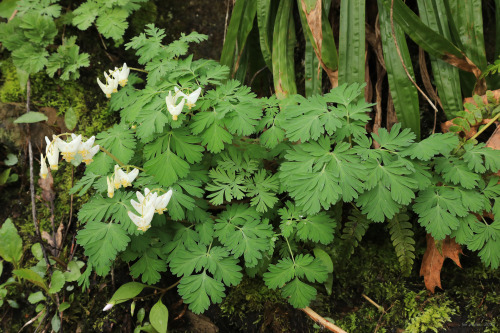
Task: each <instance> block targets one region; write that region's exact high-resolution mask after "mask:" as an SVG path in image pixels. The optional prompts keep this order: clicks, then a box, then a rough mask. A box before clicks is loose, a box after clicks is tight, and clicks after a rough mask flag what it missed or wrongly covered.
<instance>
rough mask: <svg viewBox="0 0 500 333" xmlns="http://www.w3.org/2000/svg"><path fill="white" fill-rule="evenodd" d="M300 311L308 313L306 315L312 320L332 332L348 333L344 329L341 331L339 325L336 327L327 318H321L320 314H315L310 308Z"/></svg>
mask: <svg viewBox="0 0 500 333" xmlns="http://www.w3.org/2000/svg"><path fill="white" fill-rule="evenodd" d="M300 310H301V311H304V312H305V313H306V315H308V316H309V317H310V318H311V319H312V320H314V321H315V322H316V323H318V324H319V325H321V326H322V327H324V328H326V329H328V330H329V331H330V332H335V333H347V332H346V331H344V330H343V329H341V328H340V327H338V326H337V325H335V324H333V323H331V322H329V321H328V320H326V319H325V318H323V317H321V316H320V315H319V314H317V313H316V312H314V310H313V309H311V308H310V307H305V308H303V309H300Z"/></svg>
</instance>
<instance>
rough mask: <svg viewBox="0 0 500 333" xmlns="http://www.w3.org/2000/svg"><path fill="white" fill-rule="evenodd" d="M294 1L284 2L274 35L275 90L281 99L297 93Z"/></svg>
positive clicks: (279, 10) (286, 0)
mask: <svg viewBox="0 0 500 333" xmlns="http://www.w3.org/2000/svg"><path fill="white" fill-rule="evenodd" d="M292 10H293V1H292V0H282V1H281V2H280V5H279V7H278V13H277V15H276V22H275V24H274V33H273V55H272V59H273V79H274V90H275V93H276V96H277V97H278V98H279V99H283V98H285V97H286V96H288V95H293V94H296V93H297V87H296V85H295V65H294V57H293V51H294V47H295V24H294V21H293V15H292Z"/></svg>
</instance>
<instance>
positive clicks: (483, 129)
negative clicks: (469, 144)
mask: <svg viewBox="0 0 500 333" xmlns="http://www.w3.org/2000/svg"><path fill="white" fill-rule="evenodd" d="M499 117H500V112H499V113H498V114H497V115H496V116H495V117H493V118H491V120H490V121H489V122H488V123H487V124H486V125H484V126H483V128H481V129H480V130H479V131H477V133H476V134H474V136H473V137H472V138H470V140H474V139H475V138H477V137H478V136H479V135H481V133H483V132H484V131H485V130H486V129H487V128H488V127H489V126H490V125H491V124H493V123H494V122H495V121H497V119H498V118H499Z"/></svg>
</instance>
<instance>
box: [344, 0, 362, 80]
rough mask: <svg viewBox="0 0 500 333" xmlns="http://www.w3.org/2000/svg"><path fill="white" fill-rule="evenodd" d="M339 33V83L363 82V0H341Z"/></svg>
mask: <svg viewBox="0 0 500 333" xmlns="http://www.w3.org/2000/svg"><path fill="white" fill-rule="evenodd" d="M339 35H340V36H339V84H343V83H347V84H351V83H355V82H357V83H359V84H362V83H363V82H365V43H366V41H365V0H349V1H345V0H344V1H342V3H341V5H340V32H339Z"/></svg>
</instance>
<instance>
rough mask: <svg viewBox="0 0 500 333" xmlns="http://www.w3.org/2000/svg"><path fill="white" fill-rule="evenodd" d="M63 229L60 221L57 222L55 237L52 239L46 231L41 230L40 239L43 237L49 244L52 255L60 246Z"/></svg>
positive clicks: (55, 253)
mask: <svg viewBox="0 0 500 333" xmlns="http://www.w3.org/2000/svg"><path fill="white" fill-rule="evenodd" d="M63 231H64V225H63V224H62V223H61V224H59V227H58V228H57V232H56V234H55V238H56V239H53V238H52V236H51V235H50V234H49V233H48V232H47V231H42V239H45V240H46V241H47V243H48V244H49V245H50V248H49V250H50V252H51V253H52V255H54V256H55V255H57V250H58V249H60V248H62V239H63Z"/></svg>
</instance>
